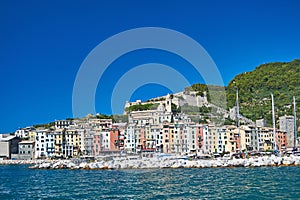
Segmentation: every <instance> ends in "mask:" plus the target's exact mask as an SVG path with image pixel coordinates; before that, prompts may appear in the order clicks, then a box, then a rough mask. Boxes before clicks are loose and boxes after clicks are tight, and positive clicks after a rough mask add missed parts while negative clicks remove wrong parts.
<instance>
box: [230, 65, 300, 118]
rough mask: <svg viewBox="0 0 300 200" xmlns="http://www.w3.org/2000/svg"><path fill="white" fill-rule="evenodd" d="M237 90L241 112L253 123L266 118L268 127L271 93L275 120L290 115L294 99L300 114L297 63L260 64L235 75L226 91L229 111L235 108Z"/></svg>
mask: <svg viewBox="0 0 300 200" xmlns="http://www.w3.org/2000/svg"><path fill="white" fill-rule="evenodd" d="M236 87H237V88H238V89H239V101H240V112H241V114H242V115H244V116H245V117H248V118H250V119H252V120H256V119H261V118H265V119H267V123H268V124H271V119H272V112H271V95H270V94H271V93H273V95H274V101H275V112H276V116H277V117H279V116H282V115H285V114H287V115H292V113H293V106H292V101H293V96H295V97H296V101H297V103H298V105H297V113H298V114H300V112H299V111H300V109H299V107H300V105H299V104H300V60H294V61H292V62H274V63H268V64H263V65H260V66H258V67H257V68H256V69H255V70H254V71H252V72H245V73H243V74H240V75H237V76H236V77H235V78H234V79H233V80H232V81H230V83H229V84H228V86H227V87H226V95H227V105H228V107H232V106H234V105H235V99H236ZM277 119H278V118H277Z"/></svg>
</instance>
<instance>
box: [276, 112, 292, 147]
mask: <svg viewBox="0 0 300 200" xmlns="http://www.w3.org/2000/svg"><path fill="white" fill-rule="evenodd" d="M294 127H295V126H294V117H293V116H286V115H285V116H281V117H279V129H280V130H282V131H285V132H286V139H287V148H293V147H294Z"/></svg>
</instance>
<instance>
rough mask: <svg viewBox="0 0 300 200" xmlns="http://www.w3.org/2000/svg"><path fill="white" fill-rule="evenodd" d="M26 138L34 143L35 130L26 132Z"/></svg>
mask: <svg viewBox="0 0 300 200" xmlns="http://www.w3.org/2000/svg"><path fill="white" fill-rule="evenodd" d="M28 137H29V140H30V141H34V142H35V138H36V131H35V130H31V131H29V132H28Z"/></svg>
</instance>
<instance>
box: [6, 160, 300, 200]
mask: <svg viewBox="0 0 300 200" xmlns="http://www.w3.org/2000/svg"><path fill="white" fill-rule="evenodd" d="M299 182H300V167H261V168H211V169H147V170H112V171H88V170H30V169H28V166H24V165H23V166H22V165H14V166H12V165H11V166H0V199H1V200H2V199H261V198H263V199H299V198H300V187H299Z"/></svg>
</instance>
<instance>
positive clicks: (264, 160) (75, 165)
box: [30, 155, 300, 170]
mask: <svg viewBox="0 0 300 200" xmlns="http://www.w3.org/2000/svg"><path fill="white" fill-rule="evenodd" d="M262 166H300V156H294V155H291V156H284V157H277V156H274V155H272V156H263V157H251V158H248V159H222V158H218V159H213V160H187V159H182V158H180V157H163V158H161V157H154V158H138V159H130V158H126V157H122V158H119V157H117V158H113V159H111V160H108V161H105V160H97V161H94V162H86V161H83V160H76V161H74V160H57V161H51V162H42V163H37V164H35V165H33V166H31V167H30V168H33V169H89V170H107V169H111V170H113V169H152V168H153V169H159V168H211V167H262Z"/></svg>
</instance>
